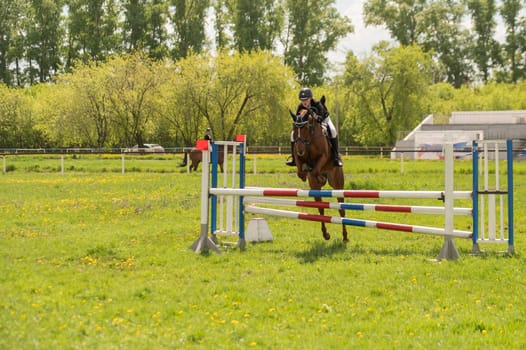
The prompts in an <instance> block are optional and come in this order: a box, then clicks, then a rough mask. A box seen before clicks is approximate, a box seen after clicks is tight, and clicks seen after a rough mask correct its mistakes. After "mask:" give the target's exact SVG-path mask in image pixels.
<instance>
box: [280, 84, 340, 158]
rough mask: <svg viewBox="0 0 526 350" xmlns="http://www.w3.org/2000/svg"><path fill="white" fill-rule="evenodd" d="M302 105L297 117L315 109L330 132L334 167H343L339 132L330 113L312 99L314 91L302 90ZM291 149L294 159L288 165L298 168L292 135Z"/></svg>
mask: <svg viewBox="0 0 526 350" xmlns="http://www.w3.org/2000/svg"><path fill="white" fill-rule="evenodd" d="M299 99H300V104H299V105H298V108H297V109H296V115H298V114H301V115H303V114H305V113H306V112H307V111H310V109H315V110H316V113H317V114H319V115H320V116H321V118H322V125H323V126H325V128H326V129H327V131H328V132H329V140H330V142H331V146H332V147H331V149H332V154H333V155H334V165H336V166H340V167H341V166H343V163H342V160H341V158H340V151H339V149H338V131H337V130H336V128H335V127H334V124H333V123H332V121H331V117H330V116H329V111H327V109H326V108H325V106H323V105H322V104H321V102H319V101H316V100H314V98H313V97H312V91H311V89H309V88H306V87H305V88H302V89H301V90H300V93H299ZM290 147H291V152H292V159H291V160H289V161H288V162H287V163H286V164H287V165H289V166H296V161H295V160H294V135H293V133H291V134H290Z"/></svg>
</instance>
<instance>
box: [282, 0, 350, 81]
mask: <svg viewBox="0 0 526 350" xmlns="http://www.w3.org/2000/svg"><path fill="white" fill-rule="evenodd" d="M285 9H286V18H287V20H286V23H285V30H284V32H283V35H282V38H281V43H282V45H283V47H284V58H285V64H287V65H288V66H290V67H292V68H293V69H294V71H295V72H296V74H297V75H298V77H299V81H300V82H301V83H302V84H303V85H308V86H313V85H321V84H322V83H323V81H324V77H325V73H326V71H327V65H328V60H327V52H329V51H330V50H331V49H334V48H335V47H336V45H337V44H338V40H339V39H340V38H342V37H344V36H346V35H347V34H349V33H351V32H352V31H353V30H354V28H353V27H352V25H351V22H350V20H349V18H347V17H342V16H341V15H340V14H339V13H338V11H337V9H336V8H335V7H334V0H308V1H296V0H286V1H285Z"/></svg>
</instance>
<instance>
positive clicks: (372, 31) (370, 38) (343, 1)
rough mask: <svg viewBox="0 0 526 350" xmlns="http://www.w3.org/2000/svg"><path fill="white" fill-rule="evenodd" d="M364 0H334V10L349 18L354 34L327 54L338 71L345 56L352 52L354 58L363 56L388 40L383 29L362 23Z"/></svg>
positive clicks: (341, 41)
mask: <svg viewBox="0 0 526 350" xmlns="http://www.w3.org/2000/svg"><path fill="white" fill-rule="evenodd" d="M364 2H365V0H351V1H349V0H336V3H335V5H336V8H337V9H338V11H339V12H340V14H341V15H342V16H346V17H348V18H350V20H351V22H352V25H353V26H354V32H353V33H351V34H349V35H347V36H346V37H345V38H342V39H340V41H339V43H338V46H337V47H336V49H335V50H333V51H331V52H329V54H328V58H329V62H330V63H331V65H334V66H335V69H336V70H337V69H338V66H341V64H343V63H344V62H345V56H346V55H347V53H348V52H349V51H353V52H354V54H355V55H356V56H359V57H360V56H365V55H367V54H369V53H370V51H371V48H372V47H373V46H374V45H375V44H377V43H378V42H380V41H382V40H390V37H389V33H388V32H387V30H386V29H384V28H383V27H377V26H368V27H366V26H365V24H364V23H363V13H362V11H363V4H364Z"/></svg>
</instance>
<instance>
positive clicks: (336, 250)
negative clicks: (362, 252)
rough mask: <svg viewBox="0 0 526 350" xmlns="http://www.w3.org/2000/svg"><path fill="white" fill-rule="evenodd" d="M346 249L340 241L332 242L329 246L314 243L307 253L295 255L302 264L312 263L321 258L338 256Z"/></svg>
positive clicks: (324, 243)
mask: <svg viewBox="0 0 526 350" xmlns="http://www.w3.org/2000/svg"><path fill="white" fill-rule="evenodd" d="M346 249H347V245H346V244H345V243H343V242H341V241H333V242H331V243H330V244H328V243H326V242H325V241H316V242H314V243H313V244H312V246H311V248H310V249H309V250H307V251H302V252H299V253H296V254H295V255H296V258H298V259H299V260H300V262H301V263H302V264H307V263H313V262H315V261H317V260H319V259H321V258H325V257H330V256H333V255H335V254H340V253H342V252H344V251H345V250H346Z"/></svg>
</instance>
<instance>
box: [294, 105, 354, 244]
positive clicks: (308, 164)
mask: <svg viewBox="0 0 526 350" xmlns="http://www.w3.org/2000/svg"><path fill="white" fill-rule="evenodd" d="M320 102H321V103H322V105H324V104H325V96H323V97H322V98H321V101H320ZM318 113H319V114H321V112H319V111H316V110H314V109H311V110H310V111H309V112H308V113H306V114H305V115H294V113H292V112H290V115H291V116H292V119H293V120H294V123H293V133H294V134H293V135H294V159H295V161H296V167H297V174H298V177H299V178H300V179H301V180H302V181H306V180H308V183H309V186H310V188H311V189H312V190H320V189H321V188H322V187H323V186H325V184H326V183H327V181H328V182H329V185H330V186H331V187H332V188H333V189H335V190H341V189H343V185H344V175H343V168H342V167H339V166H336V165H334V159H333V158H334V156H333V155H332V152H331V150H330V149H329V147H330V146H329V144H330V143H329V140H328V139H327V133H326V131H325V130H323V128H322V125H321V117H320V115H319V114H318ZM314 200H315V201H317V202H321V197H314ZM343 201H344V198H338V202H340V203H342V202H343ZM318 212H319V213H320V215H324V209H323V208H319V209H318ZM339 213H340V217H345V210H343V209H342V210H339ZM321 231H322V233H323V238H325V239H327V240H328V239H330V238H331V235H330V234H329V232H327V229H326V227H325V222H322V223H321ZM342 235H343V241H344V242H348V241H349V239H348V238H347V228H346V226H345V225H342Z"/></svg>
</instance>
